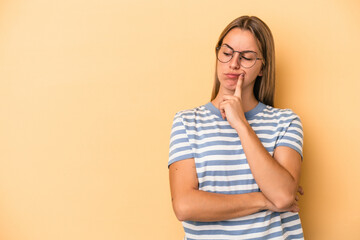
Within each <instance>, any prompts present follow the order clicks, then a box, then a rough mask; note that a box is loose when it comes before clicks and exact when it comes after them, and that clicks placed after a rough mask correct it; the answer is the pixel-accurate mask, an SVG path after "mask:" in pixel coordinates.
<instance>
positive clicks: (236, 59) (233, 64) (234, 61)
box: [230, 52, 241, 69]
mask: <svg viewBox="0 0 360 240" xmlns="http://www.w3.org/2000/svg"><path fill="white" fill-rule="evenodd" d="M240 61H241V59H240V53H239V52H234V55H233V57H232V58H231V60H230V68H231V69H239V68H240Z"/></svg>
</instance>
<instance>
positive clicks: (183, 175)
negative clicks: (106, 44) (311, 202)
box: [168, 16, 303, 240]
mask: <svg viewBox="0 0 360 240" xmlns="http://www.w3.org/2000/svg"><path fill="white" fill-rule="evenodd" d="M216 57H217V61H216V74H215V83H214V88H213V93H212V98H211V102H209V103H207V104H206V105H203V106H200V107H197V108H194V109H191V110H186V111H181V112H178V113H177V114H176V115H175V118H174V123H173V127H172V133H171V142H170V157H169V163H168V164H169V174H170V187H171V195H172V203H173V208H174V211H175V214H176V216H177V218H178V219H179V220H180V221H182V222H183V226H184V230H185V239H188V240H190V239H211V240H213V239H303V231H302V227H301V223H300V218H299V215H298V211H299V207H298V204H297V200H298V196H297V192H299V193H301V194H302V189H301V188H299V187H298V184H299V178H300V166H301V161H302V143H303V133H302V125H301V122H300V119H299V117H298V116H297V115H296V114H295V113H293V112H292V111H291V110H289V109H285V110H283V109H278V108H274V107H273V98H274V88H275V62H274V41H273V37H272V34H271V31H270V29H269V28H268V27H267V25H266V24H265V23H264V22H263V21H261V20H260V19H259V18H257V17H248V16H242V17H240V18H237V19H235V20H234V21H232V22H231V23H230V24H229V25H228V26H227V27H226V28H225V29H224V31H223V32H222V34H221V35H220V38H219V41H218V43H217V45H216Z"/></svg>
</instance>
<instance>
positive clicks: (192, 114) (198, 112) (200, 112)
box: [174, 105, 210, 122]
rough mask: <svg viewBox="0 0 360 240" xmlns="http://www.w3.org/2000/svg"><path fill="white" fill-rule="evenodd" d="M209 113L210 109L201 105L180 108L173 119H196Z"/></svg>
mask: <svg viewBox="0 0 360 240" xmlns="http://www.w3.org/2000/svg"><path fill="white" fill-rule="evenodd" d="M209 115H210V111H209V110H208V109H207V108H206V107H205V105H201V106H198V107H195V108H192V109H187V110H182V111H179V112H177V113H176V114H175V116H174V121H186V122H188V121H194V120H196V119H204V118H207V117H208V116H209Z"/></svg>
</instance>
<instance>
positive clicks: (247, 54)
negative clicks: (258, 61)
mask: <svg viewBox="0 0 360 240" xmlns="http://www.w3.org/2000/svg"><path fill="white" fill-rule="evenodd" d="M241 58H242V59H244V60H245V61H254V60H255V58H256V53H253V52H244V53H242V54H241Z"/></svg>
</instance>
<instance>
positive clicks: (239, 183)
mask: <svg viewBox="0 0 360 240" xmlns="http://www.w3.org/2000/svg"><path fill="white" fill-rule="evenodd" d="M245 117H246V119H247V121H248V122H249V124H250V126H251V127H252V129H253V130H254V131H255V133H256V135H257V136H258V138H259V139H260V141H261V142H262V144H263V145H264V147H265V148H266V150H267V151H268V152H269V153H270V154H271V155H273V153H274V149H275V148H276V147H278V146H287V147H290V148H292V149H294V150H296V151H297V152H298V153H299V154H300V155H301V157H302V145H303V131H302V125H301V122H300V119H299V117H298V116H297V115H296V114H295V113H294V112H292V111H291V110H289V109H278V108H273V107H271V106H267V105H265V104H263V103H261V102H259V104H258V105H257V106H256V107H255V108H254V109H252V110H250V111H249V112H246V113H245ZM188 158H193V159H194V160H195V164H196V172H197V177H198V181H199V190H202V191H207V192H214V193H224V194H242V193H250V192H259V191H260V189H259V187H258V185H257V184H256V181H255V179H254V177H253V175H252V173H251V170H250V167H249V165H248V162H247V160H246V156H245V154H244V150H243V148H242V146H241V142H240V139H239V136H238V134H237V132H236V130H235V129H233V128H232V127H231V126H230V124H229V123H228V122H227V121H226V120H223V119H222V117H221V114H220V111H219V110H218V109H217V108H216V107H215V106H214V105H213V104H212V103H211V102H209V103H207V104H206V105H203V106H200V107H197V108H194V109H191V110H185V111H181V112H178V113H177V114H176V115H175V118H174V122H173V126H172V131H171V140H170V153H169V162H168V165H169V166H170V164H172V163H174V162H177V161H180V160H184V159H188ZM182 224H183V227H184V230H185V239H187V240H193V239H194V240H195V239H207V240H215V239H222V240H225V239H303V231H302V227H301V222H300V218H299V215H298V213H292V212H282V213H279V212H273V211H270V210H264V211H260V212H257V213H254V214H251V215H248V216H244V217H239V218H236V219H230V220H226V221H217V222H194V221H184V222H182Z"/></svg>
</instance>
